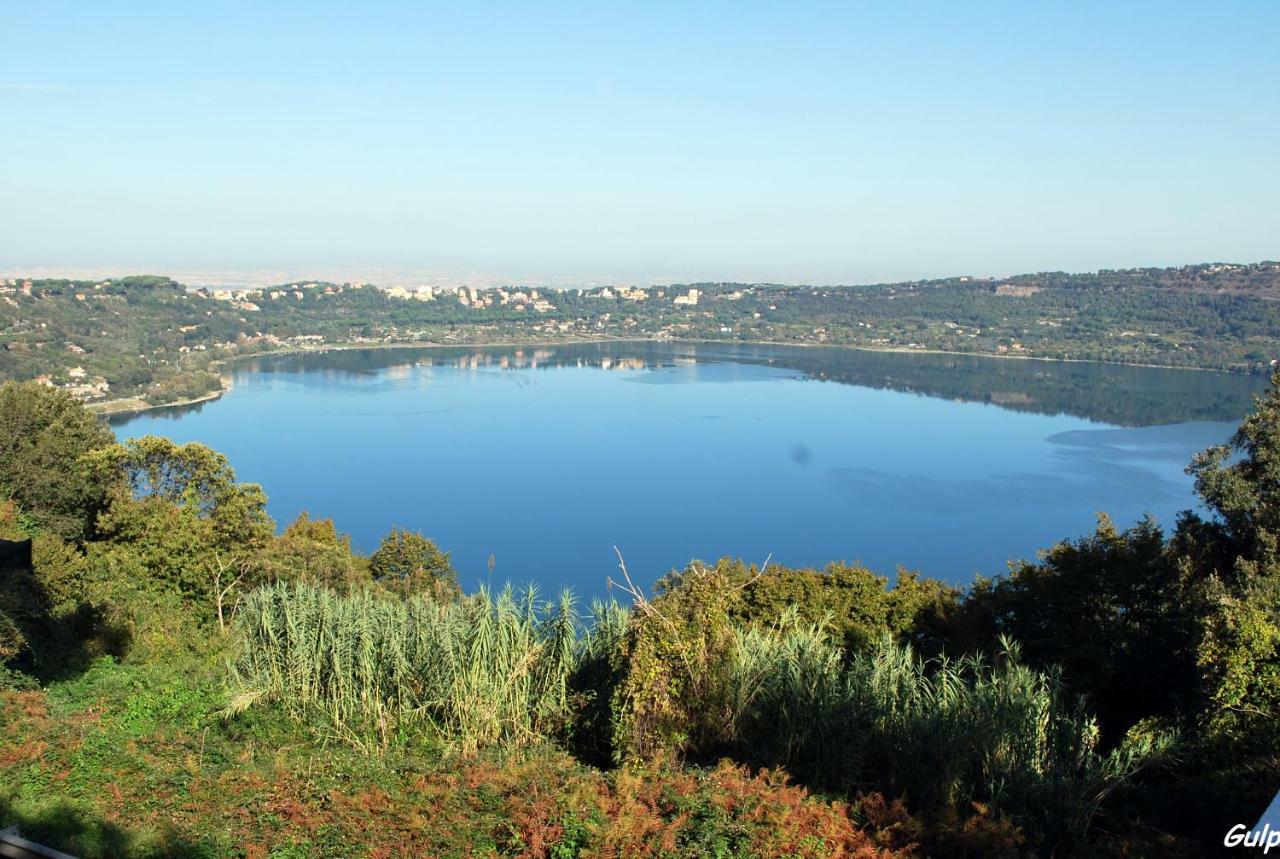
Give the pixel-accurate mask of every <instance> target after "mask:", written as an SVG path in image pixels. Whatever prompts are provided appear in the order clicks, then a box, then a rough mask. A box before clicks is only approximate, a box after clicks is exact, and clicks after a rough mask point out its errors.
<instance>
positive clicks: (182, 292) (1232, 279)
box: [0, 262, 1280, 405]
mask: <svg viewBox="0 0 1280 859" xmlns="http://www.w3.org/2000/svg"><path fill="white" fill-rule="evenodd" d="M1278 296H1280V263H1271V262H1264V263H1256V264H1251V265H1199V266H1187V267H1182V268H1176V269H1138V270H1131V271H1118V272H1097V273H1092V274H1063V273H1044V274H1036V275H1020V276H1017V277H1010V278H1003V279H999V280H988V279H975V278H968V277H961V278H950V279H946V280H934V281H919V282H912V283H897V284H879V285H873V286H858V287H783V286H771V285H765V284H723V283H715V284H695V285H692V286H668V287H648V288H644V289H635V288H619V287H614V288H599V289H591V290H542V291H539V290H535V289H528V288H520V287H509V288H503V289H494V290H470V289H467V290H461V291H439V292H438V293H437V292H425V291H424V292H411V291H408V290H405V289H393V290H383V289H379V288H376V287H373V286H367V285H361V284H329V283H295V284H283V285H280V286H278V287H271V288H259V289H243V290H221V291H215V292H210V291H208V290H191V289H187V288H185V287H183V286H182V285H181V284H178V283H175V282H174V281H172V280H170V279H168V278H164V277H149V276H148V277H126V278H119V279H109V280H103V281H92V282H90V281H66V280H23V279H10V280H7V281H4V282H0V378H2V379H12V380H17V381H25V380H31V379H40V380H43V381H46V382H48V383H50V384H54V385H57V386H60V387H63V388H65V389H67V390H70V391H71V392H73V393H74V394H76V395H77V396H78V397H80V398H81V399H83V400H86V401H90V402H106V401H111V400H119V399H121V398H137V399H138V403H136V404H139V405H140V404H151V405H154V404H159V403H170V402H176V401H181V400H185V399H190V398H195V397H199V396H202V395H205V394H208V393H210V392H215V391H217V390H219V388H220V382H219V374H220V373H221V372H222V371H223V369H224V368H223V366H222V363H221V362H224V361H225V360H226V359H228V358H230V357H234V356H237V355H244V354H253V353H255V352H262V351H271V350H280V349H303V348H314V347H317V346H323V345H346V344H366V345H367V344H385V343H444V344H450V343H452V344H459V343H518V342H526V343H528V342H562V341H569V340H584V339H600V338H633V339H653V338H660V339H704V340H706V339H709V340H727V341H735V342H780V343H800V344H817V343H823V344H829V345H844V346H859V347H863V348H871V349H902V350H912V351H943V352H961V353H970V354H976V355H1005V356H1021V357H1039V358H1053V359H1081V360H1092V361H1113V362H1120V363H1144V364H1158V365H1163V366H1173V367H1196V368H1212V369H1223V370H1232V371H1238V372H1265V371H1268V369H1269V367H1270V366H1271V362H1272V361H1273V360H1274V359H1275V358H1276V357H1277V355H1280V301H1277V297H1278ZM424 298H429V300H422V299H424Z"/></svg>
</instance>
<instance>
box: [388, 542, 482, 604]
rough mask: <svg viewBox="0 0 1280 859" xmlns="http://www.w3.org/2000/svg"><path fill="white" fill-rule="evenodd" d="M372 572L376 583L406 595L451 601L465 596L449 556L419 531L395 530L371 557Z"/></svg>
mask: <svg viewBox="0 0 1280 859" xmlns="http://www.w3.org/2000/svg"><path fill="white" fill-rule="evenodd" d="M369 570H370V572H371V573H372V574H373V579H374V581H376V582H378V583H380V584H382V585H383V586H385V587H387V588H388V589H390V590H392V591H395V592H397V593H401V594H404V595H408V594H416V593H427V594H432V595H434V596H436V597H438V598H443V599H452V598H454V597H456V596H458V595H459V594H461V592H462V591H461V589H460V588H459V587H458V574H457V573H456V572H455V571H454V569H453V565H452V564H451V563H450V562H449V553H448V552H442V551H440V548H439V547H438V546H436V544H435V543H434V542H433V541H431V540H428V539H427V538H426V537H424V536H422V535H421V534H419V533H418V532H417V531H409V530H406V529H403V528H392V529H391V533H389V534H388V535H387V536H386V537H384V538H383V539H382V542H381V543H380V544H379V545H378V548H377V550H376V551H375V552H374V553H373V554H372V555H370V556H369Z"/></svg>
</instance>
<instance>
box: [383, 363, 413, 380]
mask: <svg viewBox="0 0 1280 859" xmlns="http://www.w3.org/2000/svg"><path fill="white" fill-rule="evenodd" d="M412 371H413V365H411V364H409V363H408V362H406V363H404V364H392V365H391V366H390V367H388V368H387V378H388V379H393V380H395V381H402V380H404V379H407V378H409V375H410V373H411V372H412Z"/></svg>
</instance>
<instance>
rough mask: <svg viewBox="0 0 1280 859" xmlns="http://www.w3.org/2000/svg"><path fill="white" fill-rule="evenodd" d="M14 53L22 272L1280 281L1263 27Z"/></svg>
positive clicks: (222, 9)
mask: <svg viewBox="0 0 1280 859" xmlns="http://www.w3.org/2000/svg"><path fill="white" fill-rule="evenodd" d="M0 23H3V25H4V27H5V32H6V35H7V36H8V38H7V39H6V50H5V52H3V55H0V117H2V118H3V122H2V123H0V127H3V131H0V156H3V157H0V199H3V200H4V201H5V205H4V206H2V207H0V270H4V271H7V272H22V273H29V272H32V271H37V270H46V271H63V272H66V271H84V272H88V271H93V272H95V273H97V274H109V273H123V272H125V271H131V272H137V271H152V272H161V273H166V274H171V275H173V276H175V277H176V276H179V275H180V274H183V273H195V274H198V275H202V276H205V277H206V279H207V280H208V282H234V280H233V279H234V278H236V277H258V276H260V275H263V274H264V273H274V272H283V273H290V274H296V275H298V276H303V277H328V278H333V279H339V278H341V279H347V278H348V277H349V278H350V279H356V278H358V279H365V280H378V279H379V277H381V279H382V281H383V282H388V283H392V282H413V281H415V280H419V279H428V280H429V279H444V280H445V281H446V282H448V283H466V282H471V283H476V282H479V283H485V284H487V283H503V282H520V283H533V284H545V285H548V286H552V285H563V286H573V285H588V284H594V283H611V282H625V283H670V282H688V281H701V280H734V281H747V282H761V281H768V282H779V283H823V284H836V283H842V284H855V283H869V282H883V281H898V280H912V279H917V278H925V277H941V276H949V275H959V274H970V275H974V276H984V275H1003V274H1017V273H1023V272H1034V271H1045V270H1066V271H1093V270H1097V269H1099V268H1128V267H1139V266H1169V265H1180V264H1185V263H1192V262H1201V261H1218V260H1223V261H1257V260H1263V259H1275V258H1277V257H1280V239H1278V238H1277V237H1280V206H1277V205H1276V201H1277V200H1280V158H1278V157H1277V152H1276V143H1275V141H1276V140H1278V139H1280V87H1278V86H1276V83H1277V81H1280V52H1276V51H1275V50H1274V46H1273V44H1272V43H1273V40H1274V34H1275V33H1276V32H1280V6H1276V5H1274V4H1267V3H1241V4H1233V5H1231V6H1213V7H1209V6H1203V7H1202V6H1196V5H1191V4H1174V5H1169V4H1155V3H1135V4H1126V5H1125V6H1123V7H1115V6H1114V4H1102V3H1093V4H1091V3H1085V4H1072V5H1070V6H1061V7H1057V6H1048V5H1043V4H1036V5H1033V6H1003V5H996V4H979V5H968V4H966V5H965V6H963V7H959V6H954V5H952V4H924V5H919V6H912V7H910V8H907V7H898V6H889V7H880V8H877V7H860V8H852V7H849V6H847V5H843V4H830V5H828V4H798V5H789V6H786V7H773V6H744V5H739V4H734V5H732V6H728V5H718V4H710V5H707V6H699V7H696V8H691V7H688V6H685V5H674V4H669V5H667V4H653V5H647V6H645V7H643V8H641V9H631V10H627V9H621V8H614V7H608V8H601V7H594V6H581V7H579V6H575V5H570V4H539V5H520V6H514V7H506V8H491V7H479V6H470V5H468V6H464V7H448V6H436V7H431V8H424V7H423V6H420V5H419V4H409V3H373V4H368V5H362V6H361V7H359V8H358V9H354V8H350V7H346V6H343V5H340V4H327V3H316V4H307V5H305V6H277V5H264V4H231V5H227V6H219V7H218V8H217V9H216V10H215V9H198V8H192V7H187V6H182V7H173V6H170V5H167V4H145V3H140V4H129V5H128V6H106V5H86V4H67V5H58V4H38V5H35V6H31V7H29V8H19V7H12V8H9V9H6V10H5V11H4V12H0ZM343 275H346V276H347V277H343ZM388 275H391V276H388ZM213 278H217V279H220V280H216V279H213Z"/></svg>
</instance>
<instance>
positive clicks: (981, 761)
mask: <svg viewBox="0 0 1280 859" xmlns="http://www.w3.org/2000/svg"><path fill="white" fill-rule="evenodd" d="M735 653H736V656H735V659H734V666H733V670H732V671H731V672H730V677H731V680H730V684H731V700H732V701H733V724H734V729H733V731H734V739H735V740H736V742H737V744H738V746H739V751H740V754H742V755H744V756H746V757H749V758H755V759H756V760H758V761H760V762H762V763H784V764H786V765H788V766H789V767H790V768H791V769H792V770H793V771H794V772H796V773H797V774H799V775H801V776H802V777H805V778H806V779H807V780H810V781H811V782H817V783H820V784H825V786H828V787H831V788H835V789H844V790H850V789H876V790H886V791H889V792H891V793H892V794H894V795H899V796H905V797H907V799H908V802H909V804H910V805H911V807H912V808H914V809H917V810H919V811H921V812H926V813H928V812H931V811H932V812H942V811H943V810H945V809H965V808H968V807H969V805H970V803H974V802H981V803H987V804H991V805H994V806H996V807H999V808H1000V809H1002V810H1004V811H1006V812H1008V813H1010V814H1013V815H1014V816H1015V817H1016V818H1017V819H1019V821H1020V822H1021V823H1023V825H1025V826H1028V827H1030V828H1033V829H1036V830H1038V831H1037V835H1038V836H1039V837H1041V838H1043V839H1045V840H1046V841H1047V842H1049V843H1067V842H1072V841H1077V840H1079V839H1080V838H1082V837H1083V835H1084V833H1085V832H1086V831H1087V829H1088V828H1089V826H1090V824H1091V822H1092V820H1093V817H1094V815H1095V814H1096V813H1097V811H1098V807H1099V805H1100V803H1101V801H1102V799H1103V798H1104V797H1105V796H1106V795H1107V794H1108V793H1109V792H1110V791H1111V790H1113V789H1114V788H1115V787H1116V786H1118V785H1119V784H1121V783H1122V782H1123V781H1124V780H1125V779H1127V778H1129V777H1130V776H1131V775H1132V774H1133V773H1134V771H1135V770H1136V769H1137V768H1138V766H1140V764H1141V763H1142V761H1143V760H1144V759H1145V758H1146V757H1147V756H1148V755H1149V754H1150V753H1152V752H1153V751H1154V748H1153V744H1152V742H1151V741H1149V740H1147V741H1142V742H1137V743H1134V744H1130V745H1126V746H1123V747H1121V748H1119V749H1115V750H1113V751H1110V752H1108V753H1106V754H1102V753H1100V752H1099V751H1098V749H1097V748H1096V744H1097V739H1098V731H1097V726H1096V724H1095V722H1094V721H1093V719H1092V718H1090V717H1089V716H1088V715H1086V713H1085V712H1084V709H1083V706H1082V704H1081V702H1080V700H1079V699H1078V698H1075V697H1073V696H1071V695H1069V694H1068V693H1067V692H1066V691H1065V690H1064V688H1063V686H1062V684H1061V682H1060V680H1059V677H1058V676H1057V674H1056V673H1048V674H1045V673H1041V672H1037V671H1035V670H1033V669H1031V668H1028V667H1027V666H1025V665H1022V664H1020V663H1019V662H1018V651H1017V648H1016V646H1015V645H1013V644H1011V643H1006V644H1005V646H1004V649H1003V651H1002V652H1001V653H1000V654H998V655H997V657H996V658H994V659H990V660H988V659H986V658H984V657H981V656H973V657H966V658H963V659H958V660H948V659H937V660H925V659H921V658H920V657H918V656H916V655H915V654H914V653H913V652H912V650H911V648H910V647H908V646H901V645H897V644H894V643H893V642H892V641H891V640H887V639H886V640H884V641H881V642H880V643H879V644H878V645H877V646H875V647H873V648H872V649H870V650H868V651H865V652H862V653H858V654H855V655H853V656H852V657H850V658H845V656H844V654H843V653H842V651H841V649H840V648H838V647H837V646H835V645H834V644H832V643H831V642H830V640H829V637H828V636H827V635H826V632H825V630H824V629H823V627H822V625H816V626H815V625H808V626H806V625H800V624H797V623H795V622H794V618H792V619H790V620H789V621H784V623H783V624H780V625H779V626H777V627H775V628H772V629H758V628H751V629H745V630H739V631H738V632H737V647H736V650H735Z"/></svg>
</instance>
